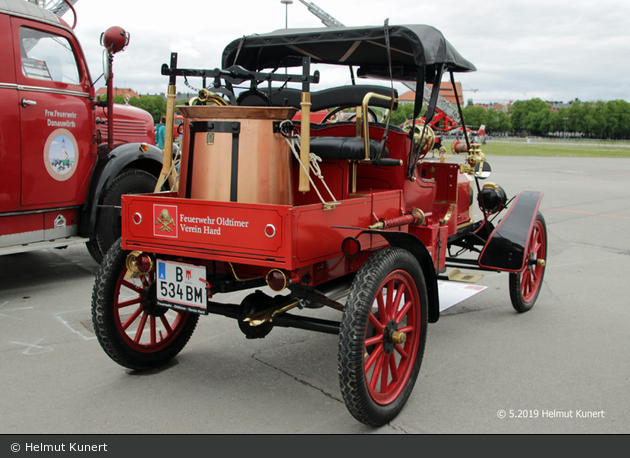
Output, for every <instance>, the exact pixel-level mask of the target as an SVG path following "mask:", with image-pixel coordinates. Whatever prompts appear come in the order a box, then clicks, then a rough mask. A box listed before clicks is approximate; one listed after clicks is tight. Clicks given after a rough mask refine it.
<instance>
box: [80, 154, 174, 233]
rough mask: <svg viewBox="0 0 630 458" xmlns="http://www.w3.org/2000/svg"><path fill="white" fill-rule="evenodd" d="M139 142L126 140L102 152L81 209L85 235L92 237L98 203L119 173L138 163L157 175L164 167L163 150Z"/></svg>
mask: <svg viewBox="0 0 630 458" xmlns="http://www.w3.org/2000/svg"><path fill="white" fill-rule="evenodd" d="M140 145H141V144H140V143H125V144H122V145H118V146H116V147H115V148H114V149H113V150H112V151H110V152H109V153H107V152H105V153H101V152H99V158H98V160H97V162H96V165H95V167H94V170H93V171H92V176H91V178H90V186H89V188H88V192H87V196H86V199H85V204H84V206H83V209H82V217H81V224H80V228H79V232H80V234H81V236H83V237H92V236H93V235H94V228H95V226H96V213H97V205H98V203H99V202H100V200H101V197H102V195H103V192H104V191H105V190H106V189H107V188H108V187H109V185H110V184H111V182H112V181H113V180H114V178H116V177H117V176H118V174H119V173H120V172H121V171H122V170H123V169H124V168H127V167H135V168H138V169H142V170H145V171H147V172H150V173H152V174H153V175H155V176H156V177H157V176H158V175H159V173H160V171H161V169H162V161H163V158H162V150H160V149H159V148H157V147H156V146H154V145H149V148H148V151H143V150H142V149H141V148H140Z"/></svg>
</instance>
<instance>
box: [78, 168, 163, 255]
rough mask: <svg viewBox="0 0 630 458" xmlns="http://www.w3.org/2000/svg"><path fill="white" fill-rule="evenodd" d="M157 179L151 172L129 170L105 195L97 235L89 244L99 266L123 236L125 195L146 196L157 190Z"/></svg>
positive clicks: (100, 210) (97, 222)
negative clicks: (122, 221)
mask: <svg viewBox="0 0 630 458" xmlns="http://www.w3.org/2000/svg"><path fill="white" fill-rule="evenodd" d="M156 183H157V178H155V177H154V176H153V175H151V174H150V173H149V172H145V171H144V170H139V169H129V170H125V171H124V172H122V173H121V174H120V175H118V176H117V177H116V178H115V179H114V181H112V184H111V185H109V187H108V188H107V190H106V191H105V193H104V195H103V205H102V207H101V208H100V209H99V211H98V213H97V221H96V234H95V236H94V238H92V239H90V241H89V242H87V247H88V251H89V253H90V255H91V256H92V258H93V259H94V260H95V261H96V262H98V263H99V264H100V263H101V261H102V260H103V257H104V256H105V254H106V253H107V251H108V250H109V248H110V247H111V246H112V245H113V244H114V242H115V241H116V240H118V238H119V237H120V236H121V235H122V229H121V219H120V205H121V202H120V201H121V197H122V196H123V195H124V194H145V193H149V192H153V191H154V190H155V184H156Z"/></svg>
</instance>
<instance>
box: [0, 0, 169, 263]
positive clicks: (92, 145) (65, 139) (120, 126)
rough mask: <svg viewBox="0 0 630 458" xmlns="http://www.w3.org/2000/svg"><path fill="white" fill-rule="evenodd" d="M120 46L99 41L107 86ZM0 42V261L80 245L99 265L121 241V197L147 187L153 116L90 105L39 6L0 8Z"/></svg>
mask: <svg viewBox="0 0 630 458" xmlns="http://www.w3.org/2000/svg"><path fill="white" fill-rule="evenodd" d="M128 40H129V36H128V35H127V34H126V33H125V32H124V31H123V30H122V29H120V28H118V27H113V28H111V29H110V30H108V31H107V33H105V34H103V36H102V37H101V41H102V43H103V44H104V46H105V47H106V51H105V58H106V61H107V64H106V69H105V70H106V71H105V73H106V78H107V81H108V84H109V85H110V86H111V83H112V73H111V62H112V59H113V55H114V53H116V52H119V51H121V50H122V49H123V48H124V47H125V46H126V44H127V42H128ZM0 43H2V46H0V161H1V164H2V169H3V176H4V178H3V179H2V180H0V255H1V254H10V253H19V252H22V251H28V250H33V249H39V248H48V247H64V246H67V245H69V244H73V243H77V242H84V241H85V242H87V246H88V249H89V251H90V253H91V254H92V256H93V257H94V258H95V259H96V260H97V261H99V262H100V260H101V259H102V257H103V255H104V253H106V252H107V250H108V249H109V247H110V246H111V244H112V243H113V242H114V241H115V240H116V239H118V237H120V196H121V195H122V194H124V193H134V192H151V191H153V190H154V187H155V183H156V181H157V176H158V175H159V173H160V170H161V168H162V151H161V150H159V149H158V148H157V147H155V146H154V145H153V143H154V141H153V119H152V118H151V116H150V115H149V114H148V113H147V112H145V111H144V110H139V109H137V108H134V107H130V106H124V105H115V106H113V104H110V105H108V104H107V103H101V102H99V101H96V100H95V88H94V84H93V82H92V79H91V76H90V72H89V70H88V66H87V62H86V60H85V56H84V54H83V51H82V49H81V45H80V43H79V42H78V40H77V37H76V35H75V34H74V32H73V30H72V28H71V27H69V26H68V24H67V23H66V22H65V21H64V20H63V19H61V18H59V17H58V16H56V15H55V14H53V13H51V12H50V11H48V10H46V9H43V8H40V7H38V6H37V5H35V4H33V3H29V2H26V1H24V0H5V1H3V2H1V3H0ZM111 100H112V97H109V101H111ZM110 114H111V115H110Z"/></svg>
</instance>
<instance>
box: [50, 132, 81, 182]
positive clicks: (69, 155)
mask: <svg viewBox="0 0 630 458" xmlns="http://www.w3.org/2000/svg"><path fill="white" fill-rule="evenodd" d="M78 152H79V147H78V145H77V141H76V139H75V138H74V136H73V135H72V133H71V132H70V131H69V130H66V129H57V130H55V131H54V132H53V133H51V134H50V135H49V136H48V139H47V140H46V145H45V146H44V165H45V166H46V170H47V171H48V173H49V174H50V176H51V177H53V178H54V179H55V180H57V181H66V180H68V179H70V177H72V175H74V172H75V171H76V169H77V165H78V163H79V154H78Z"/></svg>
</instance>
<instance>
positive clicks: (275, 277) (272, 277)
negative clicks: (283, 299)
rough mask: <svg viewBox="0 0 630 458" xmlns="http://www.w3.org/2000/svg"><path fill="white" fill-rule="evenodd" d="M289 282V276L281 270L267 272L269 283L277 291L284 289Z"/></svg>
mask: <svg viewBox="0 0 630 458" xmlns="http://www.w3.org/2000/svg"><path fill="white" fill-rule="evenodd" d="M288 282H289V281H288V279H287V276H286V275H285V274H284V272H282V271H280V270H272V271H270V272H269V273H268V274H267V285H269V288H271V289H272V290H274V291H275V292H276V293H279V292H280V291H283V290H284V289H285V288H286V287H287V284H288Z"/></svg>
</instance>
